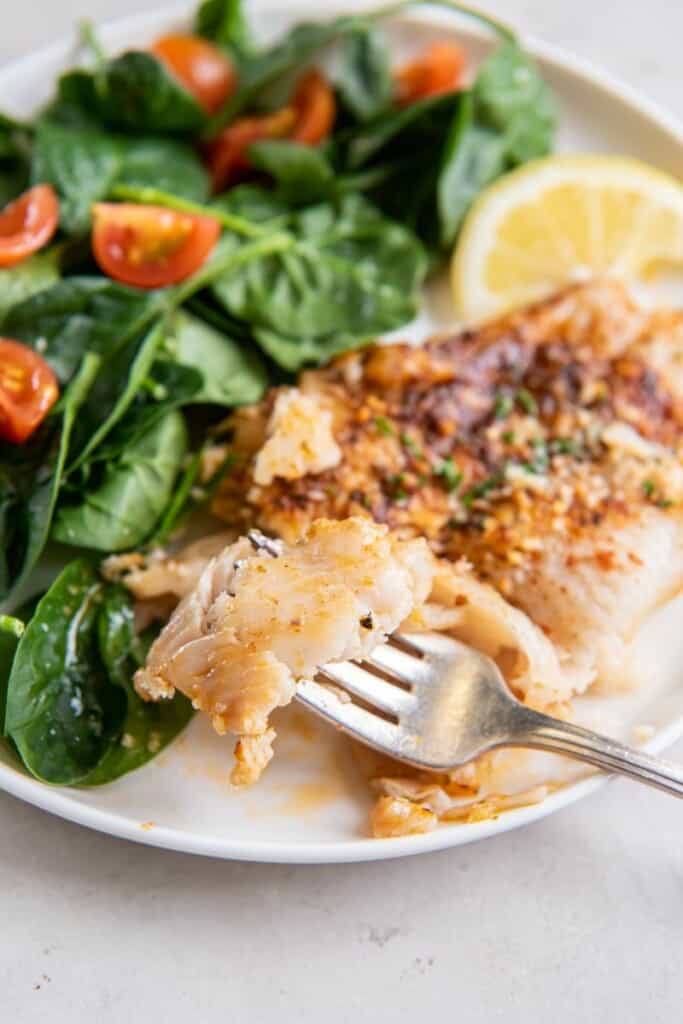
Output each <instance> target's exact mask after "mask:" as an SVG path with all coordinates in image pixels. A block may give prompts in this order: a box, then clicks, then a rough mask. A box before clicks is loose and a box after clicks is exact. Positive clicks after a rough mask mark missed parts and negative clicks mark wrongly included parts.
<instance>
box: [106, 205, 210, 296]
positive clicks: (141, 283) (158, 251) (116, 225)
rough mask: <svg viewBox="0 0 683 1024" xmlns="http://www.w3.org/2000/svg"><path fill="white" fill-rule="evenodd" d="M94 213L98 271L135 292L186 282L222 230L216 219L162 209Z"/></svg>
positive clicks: (128, 207) (115, 208)
mask: <svg viewBox="0 0 683 1024" xmlns="http://www.w3.org/2000/svg"><path fill="white" fill-rule="evenodd" d="M92 213H93V235H92V248H93V254H94V256H95V259H96V261H97V264H98V266H99V267H100V269H101V270H102V271H103V272H104V273H105V274H107V275H108V276H109V277H112V278H114V280H115V281H121V282H122V283H123V284H130V285H134V286H135V287H137V288H163V287H165V286H166V285H169V284H177V283H178V282H179V281H184V280H185V278H186V277H189V276H190V274H193V273H194V272H195V270H198V269H199V268H200V267H201V266H202V264H203V263H204V262H205V260H206V259H207V257H208V256H209V253H210V252H211V250H212V249H213V247H214V245H215V244H216V242H217V241H218V236H219V234H220V230H221V229H220V224H219V223H218V221H217V220H214V218H213V217H200V216H197V215H195V214H190V213H178V212H177V211H175V210H168V209H166V207H163V206H139V205H137V204H136V203H95V205H94V206H93V211H92Z"/></svg>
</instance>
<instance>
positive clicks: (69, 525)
mask: <svg viewBox="0 0 683 1024" xmlns="http://www.w3.org/2000/svg"><path fill="white" fill-rule="evenodd" d="M186 452H187V430H186V427H185V421H184V420H183V417H182V415H181V414H180V413H179V412H177V411H171V412H169V413H168V414H167V415H166V416H164V417H163V419H161V420H159V421H158V422H157V423H155V424H154V426H153V427H152V428H151V429H150V430H149V431H147V432H146V433H145V434H143V435H142V436H141V437H140V438H139V439H138V440H137V441H136V442H134V443H133V444H131V445H130V446H128V447H127V448H125V449H124V450H123V451H122V452H121V453H120V455H119V456H118V458H116V459H115V460H112V461H111V462H107V463H106V464H105V465H104V470H103V475H102V480H101V482H99V483H97V484H94V485H92V486H91V487H89V488H88V489H87V490H86V491H85V493H84V494H82V495H81V496H80V500H78V501H77V502H76V503H74V504H71V503H69V504H66V503H63V504H60V506H59V507H58V509H57V513H56V515H55V519H54V525H53V528H52V537H53V539H54V540H58V541H62V542H63V543H64V544H70V545H72V546H78V547H83V548H94V549H96V550H98V551H124V550H126V549H128V548H133V547H135V546H136V545H138V544H140V543H142V541H144V540H145V538H146V537H147V536H149V534H150V533H151V532H152V530H153V529H154V526H155V524H156V523H157V521H158V520H159V518H160V516H161V515H162V513H163V511H164V509H165V507H166V505H167V504H168V502H169V500H170V498H171V495H172V493H173V485H174V483H175V480H176V477H177V475H178V472H179V470H180V467H181V464H182V461H183V459H184V457H185V454H186Z"/></svg>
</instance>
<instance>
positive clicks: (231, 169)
mask: <svg viewBox="0 0 683 1024" xmlns="http://www.w3.org/2000/svg"><path fill="white" fill-rule="evenodd" d="M295 123H296V113H295V112H294V109H293V108H292V107H283V108H282V110H278V111H276V112H275V113H274V114H265V115H263V116H262V117H241V118H239V119H238V120H237V121H235V122H234V123H233V124H231V125H229V126H228V127H227V128H226V129H225V130H224V131H223V132H221V134H220V135H219V136H218V138H217V139H214V140H213V142H210V143H209V144H208V146H207V147H206V151H205V156H206V162H207V166H208V168H209V173H210V174H211V180H212V182H213V189H214V192H220V191H221V190H222V189H225V188H228V187H229V186H230V185H234V184H235V183H236V182H237V181H239V180H240V179H241V178H243V177H244V175H245V174H246V172H247V171H248V170H249V166H250V165H249V159H248V156H247V150H248V149H249V146H251V144H252V143H253V142H261V141H263V140H264V139H283V138H287V137H288V136H289V134H290V132H291V130H292V128H293V127H294V124H295Z"/></svg>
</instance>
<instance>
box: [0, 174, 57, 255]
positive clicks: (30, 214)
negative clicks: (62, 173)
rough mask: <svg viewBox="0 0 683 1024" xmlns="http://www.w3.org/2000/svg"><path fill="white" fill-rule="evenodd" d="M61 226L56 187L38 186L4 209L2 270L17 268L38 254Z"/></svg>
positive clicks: (0, 241)
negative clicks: (34, 254)
mask: <svg viewBox="0 0 683 1024" xmlns="http://www.w3.org/2000/svg"><path fill="white" fill-rule="evenodd" d="M58 225H59V200H58V199H57V193H56V192H55V190H54V189H53V187H52V185H34V186H33V188H29V189H28V190H27V191H26V192H24V193H23V195H20V196H19V198H18V199H15V200H14V202H12V203H9V204H8V205H7V206H6V207H5V208H4V210H0V267H13V266H15V265H16V264H17V263H21V261H22V260H25V259H26V258H27V256H31V255H32V254H33V253H34V252H38V250H39V249H42V248H43V246H44V245H47V243H48V242H49V241H50V239H51V238H52V236H53V235H54V233H55V231H56V230H57V227H58Z"/></svg>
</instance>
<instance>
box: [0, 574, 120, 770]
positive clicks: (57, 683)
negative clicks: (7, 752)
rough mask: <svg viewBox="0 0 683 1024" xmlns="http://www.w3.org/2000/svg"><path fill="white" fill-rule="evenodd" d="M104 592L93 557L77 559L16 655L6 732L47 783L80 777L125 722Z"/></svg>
mask: <svg viewBox="0 0 683 1024" xmlns="http://www.w3.org/2000/svg"><path fill="white" fill-rule="evenodd" d="M102 591H103V584H102V582H101V581H100V579H99V577H98V575H97V572H96V571H95V569H94V567H93V566H92V565H91V564H90V563H89V562H87V561H85V560H83V559H79V560H78V561H75V562H71V563H70V565H68V566H67V567H66V568H65V569H64V570H63V572H62V573H61V574H60V575H59V576H58V577H57V579H56V580H55V582H54V583H53V584H52V586H51V587H50V589H49V590H48V592H47V594H46V595H45V596H44V597H43V598H42V600H41V601H40V602H39V603H38V606H37V608H36V611H35V613H34V615H33V617H32V618H31V621H30V622H29V623H28V625H27V627H26V630H25V632H24V634H23V636H22V638H21V640H20V641H19V646H18V648H17V651H16V654H15V655H14V660H13V663H12V670H11V673H10V678H9V683H8V687H7V708H6V714H5V732H6V734H7V735H8V736H9V737H10V738H11V739H12V740H13V742H14V743H15V745H16V748H17V750H18V752H19V754H20V756H21V759H22V761H23V762H24V764H25V765H26V767H27V768H28V770H29V771H30V772H31V774H32V775H35V776H36V777H37V778H39V779H42V780H43V781H45V782H52V783H57V784H61V785H73V784H74V783H78V782H80V781H81V779H83V778H85V777H86V776H87V775H88V773H89V772H91V771H92V770H93V768H94V767H95V766H96V765H97V764H98V763H99V762H100V760H101V759H102V757H103V755H104V754H105V753H106V751H107V750H108V749H109V746H110V744H111V742H112V740H113V738H114V737H115V736H116V735H118V734H119V733H120V730H121V725H122V722H123V720H124V716H125V713H126V697H125V694H124V692H123V691H122V690H121V689H120V688H119V687H116V686H112V685H111V683H110V681H109V678H108V675H107V671H106V668H105V666H104V664H103V663H102V660H101V658H100V651H99V643H98V639H99V638H98V622H99V612H100V601H101V599H102Z"/></svg>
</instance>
